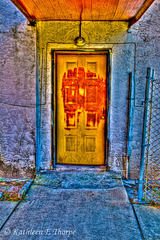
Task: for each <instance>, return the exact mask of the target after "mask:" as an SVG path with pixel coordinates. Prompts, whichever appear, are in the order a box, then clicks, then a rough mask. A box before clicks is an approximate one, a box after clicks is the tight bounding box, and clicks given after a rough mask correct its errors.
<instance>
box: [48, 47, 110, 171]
mask: <svg viewBox="0 0 160 240" xmlns="http://www.w3.org/2000/svg"><path fill="white" fill-rule="evenodd" d="M58 54H61V55H67V54H70V55H74V54H75V55H77V54H80V55H85V54H86V55H92V54H93V55H106V61H107V66H106V88H107V98H106V116H107V118H106V124H105V159H104V166H106V170H109V148H110V99H111V94H110V93H111V50H110V49H105V50H98V49H97V50H95V49H84V50H52V52H51V57H52V83H51V169H55V168H56V165H57V55H58Z"/></svg>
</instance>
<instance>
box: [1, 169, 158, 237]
mask: <svg viewBox="0 0 160 240" xmlns="http://www.w3.org/2000/svg"><path fill="white" fill-rule="evenodd" d="M17 204H18V203H13V202H10V203H8V202H0V210H1V211H0V224H1V226H2V225H3V223H4V221H6V219H7V215H8V216H9V215H10V213H11V212H12V210H13V212H12V214H11V216H10V217H9V219H8V220H7V221H6V223H5V225H4V226H3V228H2V229H1V232H0V239H4V240H6V239H7V240H10V239H13V240H19V239H20V240H25V239H26V240H28V239H29V240H30V239H31V240H32V239H34V240H36V239H37V240H52V239H53V240H54V239H56V240H61V239H62V240H63V239H73V240H136V239H137V240H141V239H146V240H151V239H153V240H160V228H159V222H160V208H153V207H147V206H140V205H134V206H132V205H131V204H130V202H129V200H128V196H127V193H126V190H125V188H124V186H123V182H122V179H121V175H120V174H119V173H115V172H106V171H98V170H96V171H88V170H85V171H84V170H83V171H59V172H58V171H49V172H44V173H41V174H38V175H37V177H36V179H35V181H34V183H33V185H32V187H31V189H30V190H29V192H28V194H27V196H26V197H25V199H24V200H23V201H21V202H20V203H19V204H18V206H17V207H16V205H17ZM2 209H3V211H2ZM134 209H135V212H136V214H135V213H134ZM137 218H138V219H137Z"/></svg>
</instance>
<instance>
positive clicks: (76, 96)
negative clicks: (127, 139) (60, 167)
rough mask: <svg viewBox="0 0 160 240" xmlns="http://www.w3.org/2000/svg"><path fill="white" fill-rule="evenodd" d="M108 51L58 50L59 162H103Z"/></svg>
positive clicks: (81, 163)
mask: <svg viewBox="0 0 160 240" xmlns="http://www.w3.org/2000/svg"><path fill="white" fill-rule="evenodd" d="M106 64H107V61H106V55H105V54H95V53H94V54H84V53H83V54H80V53H79V54H78V53H75V54H69V53H68V54H67V53H66V54H64V53H63V54H62V53H58V54H57V74H56V75H57V163H59V164H75V165H104V159H105V126H106Z"/></svg>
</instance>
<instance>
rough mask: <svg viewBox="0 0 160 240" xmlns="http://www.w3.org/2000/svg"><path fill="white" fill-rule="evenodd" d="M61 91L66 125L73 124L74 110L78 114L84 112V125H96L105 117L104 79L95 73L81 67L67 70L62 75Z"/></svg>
mask: <svg viewBox="0 0 160 240" xmlns="http://www.w3.org/2000/svg"><path fill="white" fill-rule="evenodd" d="M61 91H62V97H63V103H64V112H65V113H66V114H67V117H66V118H67V119H66V121H67V126H75V112H77V113H78V116H79V115H80V113H81V112H86V121H87V122H86V127H96V126H98V124H99V122H100V120H101V119H102V118H104V117H105V109H106V79H103V78H101V77H100V76H99V75H98V76H96V73H93V72H91V71H89V70H88V71H87V72H85V70H84V68H83V67H79V68H78V69H77V68H74V70H71V69H70V70H68V72H67V73H64V75H63V79H62V89H61ZM69 112H71V113H70V114H68V113H69Z"/></svg>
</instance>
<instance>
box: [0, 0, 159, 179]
mask: <svg viewBox="0 0 160 240" xmlns="http://www.w3.org/2000/svg"><path fill="white" fill-rule="evenodd" d="M2 3H4V4H1V5H0V8H3V10H4V11H3V12H4V14H3V16H2V19H4V15H5V19H7V17H8V18H9V19H10V20H8V22H6V23H5V21H4V22H3V24H2V25H0V28H1V27H2V28H6V29H7V31H8V34H6V33H2V36H3V39H4V38H5V40H4V41H2V44H1V46H0V47H1V48H2V49H4V48H3V45H5V43H7V44H6V45H5V46H6V47H5V51H4V50H3V52H2V51H1V52H0V55H1V58H2V59H5V58H6V57H5V56H7V54H8V53H9V52H10V49H12V51H11V52H12V54H13V57H9V58H8V57H7V61H6V62H8V63H7V64H8V65H9V66H12V67H10V68H9V69H10V70H11V74H9V73H10V72H8V68H7V65H6V63H3V61H2V63H1V69H2V72H3V75H1V81H2V83H3V85H2V86H3V87H2V100H1V101H4V102H6V103H10V102H11V100H12V102H11V103H13V104H15V103H16V104H17V103H18V104H21V105H27V106H31V105H32V108H31V107H28V108H27V107H22V106H21V107H17V106H13V105H7V104H2V103H1V104H0V107H1V108H2V110H1V111H2V116H3V117H2V121H1V124H2V136H1V141H2V144H1V159H2V160H1V162H2V165H1V166H4V167H5V166H6V168H5V170H6V171H7V170H8V169H12V170H13V168H15V169H16V171H17V173H19V174H20V173H23V175H27V174H28V173H30V172H31V173H33V172H34V170H35V152H36V151H35V148H36V147H35V145H36V143H35V126H36V112H35V104H36V81H37V105H38V106H37V110H38V111H37V146H38V147H37V156H36V157H37V159H38V160H41V163H40V165H39V166H40V167H41V168H42V169H50V163H51V82H52V81H51V80H52V77H51V76H52V68H51V65H52V64H51V63H52V62H51V59H52V58H51V52H52V50H78V49H79V48H77V47H76V46H75V45H74V39H75V38H76V37H77V36H78V34H79V33H78V31H79V23H78V22H60V21H59V22H51V21H47V22H37V23H36V26H35V27H31V26H28V25H27V21H26V20H25V18H24V17H23V15H22V14H21V13H20V12H19V11H18V10H17V9H16V8H15V7H14V6H13V5H12V4H11V3H8V4H9V5H11V8H9V7H7V6H6V5H5V3H6V1H5V0H3V1H2ZM159 8H160V3H159V1H158V0H156V1H155V2H154V3H153V4H152V5H151V7H150V8H149V9H148V10H147V12H146V13H145V14H144V15H143V17H142V18H141V19H140V20H139V21H138V22H137V23H136V24H135V25H133V26H132V27H131V28H128V23H126V22H83V23H82V36H83V37H84V38H85V40H86V45H85V46H84V47H83V49H93V48H94V49H97V50H98V49H101V50H102V49H111V114H110V159H109V165H110V169H111V170H116V171H121V172H122V174H123V175H125V156H126V139H127V104H128V100H127V97H128V79H129V73H130V72H132V73H133V77H134V79H135V111H134V124H133V138H132V159H131V178H138V176H139V166H140V156H141V143H142V126H143V110H144V108H143V101H144V95H145V77H146V72H147V67H152V68H154V69H155V77H156V78H158V77H159V72H160V69H159V68H160V67H159V66H160V60H159V56H160V54H159V37H160V27H159V25H160V17H159ZM15 12H16V14H17V16H18V18H17V19H16V20H15V17H14V16H15V15H14V14H15ZM13 28H14V29H15V31H16V35H13V36H12V31H13V30H12V29H13ZM15 46H18V47H17V48H15ZM17 49H18V51H17ZM35 53H36V58H35ZM17 56H18V57H17ZM17 58H18V61H17V62H18V63H17V64H16V68H15V67H13V63H14V62H15V61H16V59H17ZM4 62H5V61H4ZM35 66H36V69H35ZM18 76H19V77H18ZM18 80H19V81H18ZM18 83H19V85H18ZM41 88H42V95H41ZM41 96H42V97H41ZM40 99H41V100H40ZM9 100H10V102H9ZM39 103H42V107H41V108H40V106H39ZM40 110H41V112H40ZM40 113H41V114H40ZM18 114H19V115H20V114H21V115H20V116H19V117H18ZM41 116H42V118H41ZM40 119H42V122H41V123H40ZM11 126H12V128H11ZM20 136H21V137H20ZM21 139H22V140H21ZM4 167H3V169H4ZM1 168H2V167H1ZM3 169H2V170H3Z"/></svg>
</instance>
